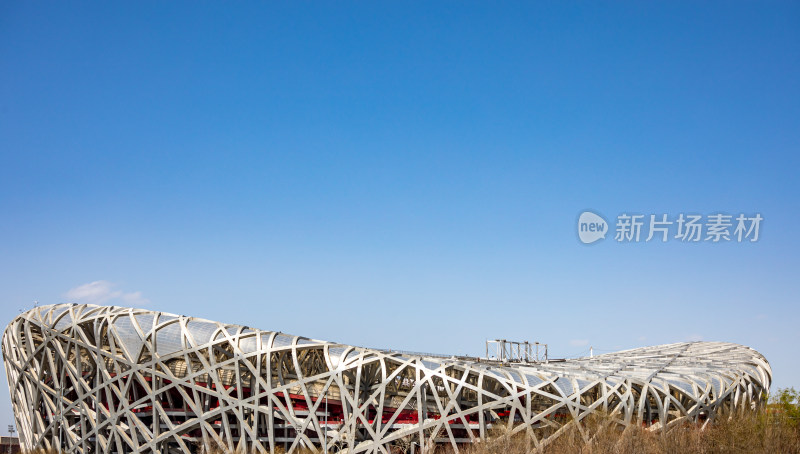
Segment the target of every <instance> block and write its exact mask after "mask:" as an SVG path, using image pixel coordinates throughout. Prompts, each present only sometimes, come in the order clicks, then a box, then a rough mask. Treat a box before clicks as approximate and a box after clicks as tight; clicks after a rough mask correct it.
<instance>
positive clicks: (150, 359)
mask: <svg viewBox="0 0 800 454" xmlns="http://www.w3.org/2000/svg"><path fill="white" fill-rule="evenodd" d="M2 352H3V359H4V362H5V368H6V374H7V377H8V383H9V387H10V391H11V400H12V404H13V409H14V415H15V418H16V422H17V426H18V430H19V434H20V441H21V443H22V447H23V449H25V450H28V451H30V450H36V449H52V450H60V451H63V452H67V453H79V452H80V453H119V454H122V453H189V452H204V451H207V450H209V449H218V450H223V451H242V452H260V453H266V452H269V453H279V452H298V451H303V450H310V451H316V452H347V453H361V452H370V453H373V452H374V453H385V454H389V453H391V452H397V451H398V448H402V449H401V450H402V452H417V453H420V452H432V451H433V450H435V449H437V448H442V449H443V450H452V451H455V452H458V451H459V449H463V448H464V447H465V446H467V445H469V444H472V443H476V442H480V441H481V440H485V439H487V438H489V437H491V436H492V434H495V433H498V432H499V431H502V433H505V434H510V435H515V436H522V437H527V438H528V439H529V441H530V444H531V446H532V447H539V446H543V445H545V444H547V443H548V442H550V441H551V440H553V439H554V438H555V437H557V436H559V435H560V434H561V433H563V432H564V431H565V430H567V429H569V428H570V427H580V426H581V425H582V424H584V421H586V420H587V418H590V417H592V416H593V415H604V416H605V417H608V418H611V420H612V421H613V422H612V423H613V424H615V425H618V426H619V427H626V426H629V425H633V424H638V425H644V426H646V427H647V428H648V429H650V430H654V431H670V430H673V429H675V428H677V427H682V426H685V425H686V424H707V423H708V422H709V421H712V420H713V419H714V418H715V416H716V415H717V414H719V413H720V412H725V411H730V410H732V409H737V408H742V409H749V408H754V407H756V406H758V405H761V404H762V403H763V402H762V400H763V399H764V397H763V396H764V395H765V393H766V392H767V391H768V389H769V386H770V380H771V374H772V372H771V369H770V366H769V363H768V362H767V360H766V359H765V358H764V356H762V355H761V354H760V353H758V352H757V351H755V350H753V349H751V348H749V347H745V346H742V345H736V344H731V343H722V342H685V343H677V344H669V345H659V346H653V347H644V348H636V349H633V350H626V351H620V352H617V353H610V354H603V355H597V356H593V357H585V358H579V359H568V360H552V359H548V358H546V357H544V358H542V357H540V356H538V355H529V354H527V353H526V354H522V355H500V356H499V357H495V358H489V355H488V353H487V357H486V358H476V357H465V356H443V355H431V354H423V353H409V352H401V351H394V350H384V349H374V348H364V347H356V346H350V345H343V344H338V343H334V342H326V341H320V340H314V339H310V338H306V337H302V336H295V335H289V334H284V333H281V332H272V331H262V330H259V329H255V328H251V327H247V326H240V325H231V324H225V323H219V322H213V321H209V320H202V319H198V318H193V317H187V316H179V315H172V314H167V313H161V312H155V311H150V310H144V309H133V308H124V307H109V306H95V305H88V304H59V305H53V306H43V307H36V308H34V309H32V310H29V311H27V312H25V313H22V314H20V315H19V316H18V317H17V318H15V319H14V320H13V321H12V322H11V323H10V324H9V325H8V327H7V328H6V330H5V333H4V334H3V339H2Z"/></svg>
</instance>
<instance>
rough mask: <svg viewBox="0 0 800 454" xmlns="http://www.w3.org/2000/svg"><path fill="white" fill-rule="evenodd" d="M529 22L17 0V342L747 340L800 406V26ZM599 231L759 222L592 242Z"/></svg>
mask: <svg viewBox="0 0 800 454" xmlns="http://www.w3.org/2000/svg"><path fill="white" fill-rule="evenodd" d="M532 3H533V2H521V3H502V4H494V2H492V3H491V4H490V3H489V2H486V3H467V2H447V3H413V2H392V3H390V2H360V3H337V4H332V3H329V2H318V3H307V2H291V4H287V3H286V2H283V3H263V2H259V3H255V2H252V3H250V2H235V3H225V4H224V5H222V4H216V3H212V2H199V3H198V2H190V3H179V2H153V3H143V2H136V3H119V2H114V3H108V2H96V3H73V2H69V3H66V2H54V3H46V2H3V3H2V5H0V301H2V304H1V305H0V307H1V308H2V309H0V318H1V319H2V324H5V323H7V322H8V321H10V320H11V319H12V318H13V317H14V316H16V315H17V314H18V313H19V310H20V309H27V308H29V307H31V306H32V305H33V301H39V302H40V303H41V304H53V303H58V302H63V301H67V300H70V301H71V300H74V298H71V296H74V295H79V294H80V288H82V287H81V286H83V285H85V284H89V283H92V282H96V281H104V282H101V283H99V284H95V285H94V286H93V287H83V289H84V290H86V289H87V288H88V289H90V290H91V289H94V290H98V289H99V290H98V291H100V294H98V293H97V292H95V293H91V292H88V293H87V292H84V293H86V294H87V295H91V296H92V297H93V298H94V300H95V301H105V302H107V303H108V304H125V303H126V302H129V303H136V304H142V305H146V307H149V308H151V309H155V310H162V311H167V312H173V313H178V314H186V315H195V316H199V317H203V318H209V319H214V320H220V321H226V322H231V323H242V324H248V325H250V326H255V327H260V328H262V329H271V330H281V331H284V332H289V333H293V334H300V335H304V336H309V337H313V338H318V339H326V340H334V341H339V342H343V343H350V344H356V345H365V346H376V347H393V348H397V349H404V350H419V351H434V352H445V353H469V354H479V353H480V352H481V351H482V349H483V342H484V340H485V339H486V338H496V337H505V338H508V339H519V340H531V341H533V340H538V341H541V342H547V343H549V344H550V352H551V355H552V356H560V357H564V356H575V355H579V354H583V353H584V352H585V351H586V350H587V349H588V347H589V346H594V347H595V349H596V350H595V351H596V352H603V351H608V350H614V349H620V348H632V347H636V346H641V345H652V344H658V343H667V342H677V341H684V340H688V339H705V340H719V341H730V342H737V343H742V344H746V345H749V346H752V347H754V348H756V349H757V350H759V351H760V352H762V353H763V354H765V355H766V356H767V358H768V359H769V361H770V362H771V364H772V366H773V368H774V372H775V386H779V387H786V386H798V385H800V366H798V363H797V345H798V344H800V334H798V329H797V327H798V322H799V321H800V315H799V312H800V311H798V308H797V306H798V282H800V278H798V274H800V273H799V272H800V267H799V266H798V254H800V240H799V239H798V227H800V215H799V214H798V209H800V207H799V205H800V204H798V196H800V182H798V164H800V158H798V149H799V148H800V83H798V81H800V27H798V24H800V4H798V3H796V2H795V3H790V2H785V3H784V2H727V1H726V2H696V3H680V2H630V3H597V2H547V3H536V4H532ZM584 209H592V210H596V211H597V212H599V213H602V214H604V215H606V216H607V217H608V218H610V220H611V218H613V217H615V216H616V215H617V214H618V213H622V212H638V213H644V214H650V213H653V214H660V213H668V214H670V215H677V214H678V213H681V212H697V213H702V214H711V213H714V212H718V211H722V212H727V213H732V214H738V213H748V214H753V213H761V215H762V216H763V217H764V221H763V225H762V229H761V239H760V241H758V242H757V243H747V244H744V243H743V244H739V243H726V244H708V243H701V244H682V243H680V242H677V241H670V242H667V243H666V244H660V243H647V244H643V243H640V244H618V243H616V242H613V241H610V240H606V241H603V242H600V243H597V244H594V245H591V246H585V245H583V244H581V243H580V242H579V241H578V240H577V235H576V226H575V223H576V219H577V216H578V214H579V213H580V212H581V211H582V210H584ZM76 288H78V289H79V290H77V291H76V290H74V289H76ZM71 289H73V291H72V293H69V292H70V290H71ZM76 292H77V293H76ZM102 292H105V293H102ZM137 292H138V293H137ZM103 295H105V296H103ZM112 297H116V298H112ZM89 299H91V298H89ZM3 386H5V385H3ZM773 389H774V388H773ZM7 422H8V423H10V422H11V409H10V405H9V399H8V394H7V391H6V390H5V388H3V389H2V392H0V427H2V428H5V425H6V423H7Z"/></svg>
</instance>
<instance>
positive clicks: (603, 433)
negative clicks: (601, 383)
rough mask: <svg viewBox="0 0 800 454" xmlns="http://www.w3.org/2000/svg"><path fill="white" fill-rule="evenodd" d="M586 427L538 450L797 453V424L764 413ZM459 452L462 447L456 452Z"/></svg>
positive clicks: (496, 453)
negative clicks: (650, 425)
mask: <svg viewBox="0 0 800 454" xmlns="http://www.w3.org/2000/svg"><path fill="white" fill-rule="evenodd" d="M587 426H589V429H588V434H589V441H585V439H584V437H583V436H582V435H581V433H580V431H579V430H577V428H571V429H569V430H567V431H565V432H564V433H563V434H562V435H561V436H559V437H558V438H556V439H555V440H554V441H553V442H552V443H550V444H549V445H547V446H546V447H544V448H543V449H542V450H541V451H539V452H540V453H541V454H674V453H698V454H716V453H719V454H729V453H742V454H744V453H764V454H800V429H799V428H798V424H797V423H796V422H795V421H793V420H791V419H789V418H786V417H784V416H783V415H778V414H771V413H767V412H766V411H757V412H745V413H737V414H734V415H732V416H730V417H727V418H719V419H718V420H717V422H715V423H714V424H709V425H708V426H707V427H705V428H702V426H700V425H695V424H687V425H685V426H683V427H678V428H675V429H674V430H672V431H670V432H668V433H667V434H662V433H661V432H660V431H650V430H647V429H645V428H641V427H636V426H631V427H628V428H626V429H624V430H621V429H617V428H614V427H612V426H611V425H610V424H608V423H606V422H605V421H603V420H595V421H592V422H589V423H588V424H587ZM462 451H464V450H462ZM535 451H536V450H535V449H534V448H533V447H532V446H531V445H530V443H529V442H527V440H526V439H525V437H524V436H515V437H503V436H501V437H498V438H495V439H493V440H490V441H488V442H485V443H479V444H476V445H475V446H473V447H471V448H470V449H468V450H466V451H465V452H466V453H467V454H528V453H531V452H535Z"/></svg>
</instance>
